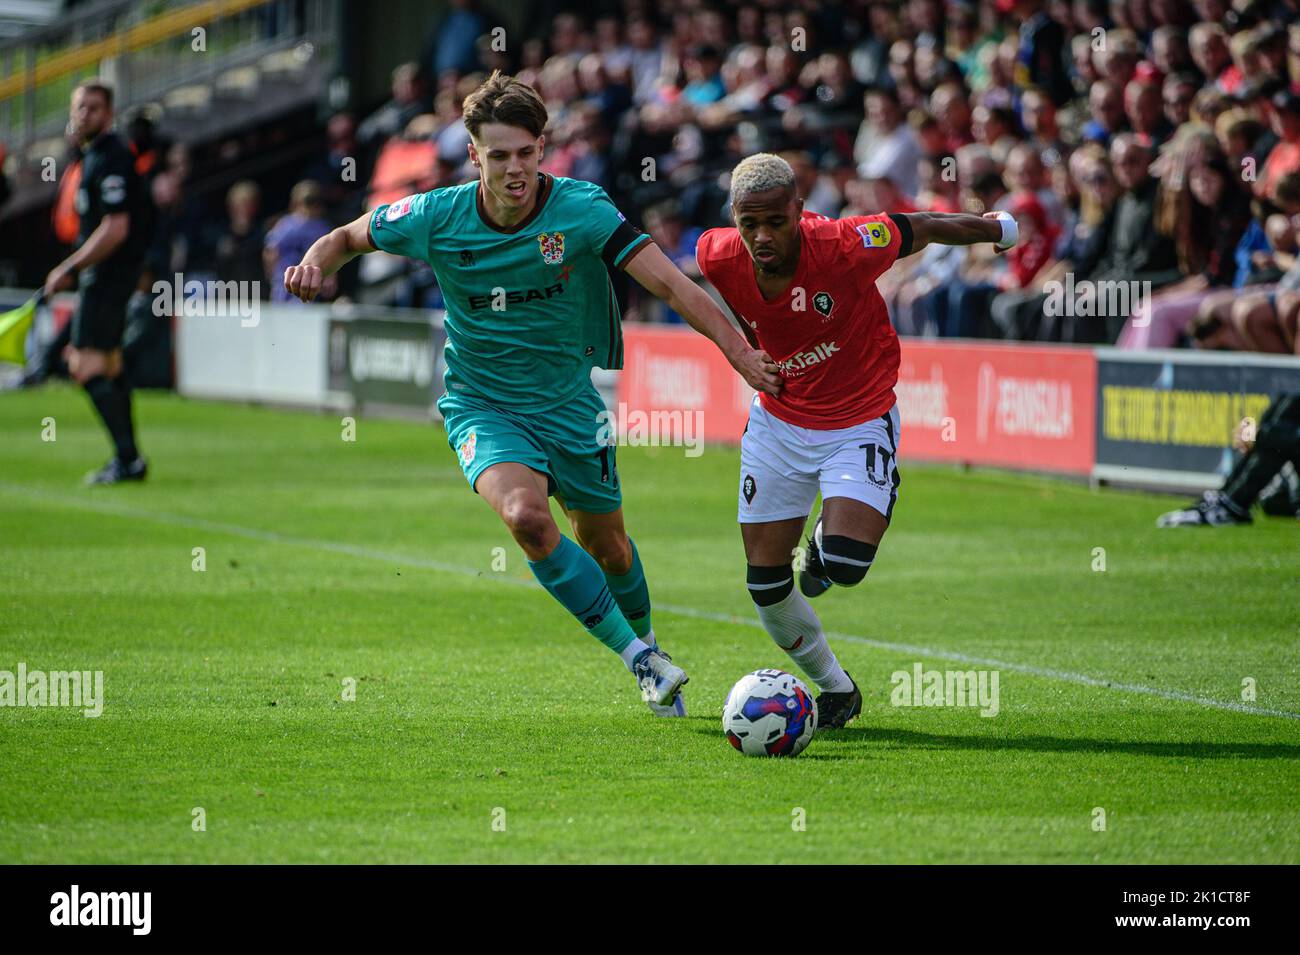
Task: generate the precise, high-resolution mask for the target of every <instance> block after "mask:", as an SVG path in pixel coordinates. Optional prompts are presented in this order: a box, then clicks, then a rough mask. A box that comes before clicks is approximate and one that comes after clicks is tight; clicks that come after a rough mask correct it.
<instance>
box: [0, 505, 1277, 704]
mask: <svg viewBox="0 0 1300 955" xmlns="http://www.w3.org/2000/svg"><path fill="white" fill-rule="evenodd" d="M0 490H3V491H6V492H8V493H10V494H14V495H16V496H20V497H26V498H28V499H32V500H39V501H45V502H48V503H51V504H56V505H60V506H62V507H72V508H79V509H81V510H86V511H94V512H96V513H100V514H108V515H112V516H114V517H125V518H131V519H133V520H143V521H152V522H154V523H155V524H166V525H170V526H173V527H193V528H195V529H197V530H205V531H212V532H215V533H221V534H228V535H230V536H232V537H243V538H246V539H249V540H257V541H264V542H266V543H270V544H285V545H288V546H293V547H306V548H309V549H311V550H319V551H328V552H330V553H335V554H346V555H348V556H350V557H362V558H365V559H366V560H375V561H381V562H384V563H390V564H401V565H405V566H409V567H419V568H422V569H425V570H435V571H440V572H442V573H448V574H458V575H460V576H464V577H476V578H482V579H484V580H490V581H493V582H495V583H503V584H509V585H512V586H517V587H528V588H534V589H541V585H540V584H538V583H537V582H536V581H533V580H520V579H519V578H515V577H503V576H499V575H497V574H491V575H489V574H485V573H483V572H482V571H480V570H476V569H475V568H473V567H466V566H463V565H461V564H451V563H448V562H446V561H441V560H432V559H430V558H427V557H415V556H411V555H406V554H395V553H392V552H391V551H383V550H376V549H374V548H372V547H362V546H360V545H357V544H345V543H343V542H341V541H329V540H319V539H316V538H311V537H297V536H295V535H291V534H281V533H279V532H277V531H267V530H261V529H259V528H256V527H244V526H243V525H240V524H227V523H224V522H221V521H209V520H205V519H203V518H199V517H185V516H184V515H180V514H167V513H163V512H159V511H146V510H142V509H140V508H134V507H127V506H124V505H121V504H116V503H112V502H109V501H103V500H92V499H91V498H89V497H87V498H73V497H68V496H66V495H61V494H54V493H50V492H47V491H42V490H39V489H37V488H32V487H27V486H25V485H21V484H11V483H9V482H7V481H0ZM101 493H102V492H101ZM654 606H655V608H656V609H658V610H663V611H667V612H668V613H674V614H678V615H680V616H683V617H692V618H694V619H696V620H709V621H713V622H715V623H729V624H734V625H737V626H743V627H748V628H750V629H755V630H762V629H763V626H762V624H761V623H759V622H758V621H757V620H755V619H753V618H749V617H738V616H736V615H735V614H727V613H720V612H717V611H712V610H700V609H699V608H697V607H683V606H679V605H677V604H666V603H662V602H656V603H655V605H654ZM826 636H827V637H829V638H830V639H833V640H842V641H845V642H848V643H857V644H861V645H863V646H868V647H874V648H875V649H877V650H888V651H890V652H891V653H906V654H909V655H911V656H918V657H929V658H933V659H940V660H951V661H953V662H955V663H964V664H975V665H979V666H985V667H990V668H993V669H998V670H1013V671H1015V672H1017V673H1024V674H1026V675H1028V676H1035V677H1041V678H1043V679H1046V680H1057V681H1059V682H1062V683H1074V684H1077V685H1079V686H1092V687H1099V688H1101V689H1106V690H1119V691H1121V692H1124V693H1140V694H1144V695H1146V696H1155V697H1159V698H1160V699H1163V700H1174V701H1177V702H1181V703H1194V704H1196V705H1197V706H1206V707H1211V708H1213V709H1219V710H1230V711H1232V712H1235V713H1248V714H1250V715H1252V716H1277V717H1281V718H1283V719H1289V720H1300V713H1291V712H1288V711H1286V710H1273V709H1268V708H1266V707H1262V706H1250V705H1249V704H1246V703H1236V702H1233V701H1231V700H1216V699H1213V698H1211V697H1207V696H1197V695H1196V694H1195V693H1186V692H1184V691H1182V690H1167V689H1163V688H1161V687H1156V686H1146V685H1144V684H1141V683H1122V682H1119V681H1116V680H1106V679H1103V678H1101V677H1095V676H1088V675H1087V674H1086V673H1073V672H1071V671H1069V670H1055V669H1051V668H1049V667H1037V666H1032V665H1030V664H1026V663H1011V662H1008V661H1006V660H995V659H993V658H991V657H977V656H972V655H971V654H967V653H959V652H957V651H955V650H940V649H936V648H934V647H920V646H914V645H912V644H907V643H894V642H891V641H889V640H876V639H873V638H871V637H860V636H857V635H856V634H849V633H836V632H830V631H828V632H827V634H826Z"/></svg>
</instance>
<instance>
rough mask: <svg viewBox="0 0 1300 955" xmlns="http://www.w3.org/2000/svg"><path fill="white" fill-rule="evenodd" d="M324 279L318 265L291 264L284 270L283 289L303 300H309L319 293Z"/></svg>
mask: <svg viewBox="0 0 1300 955" xmlns="http://www.w3.org/2000/svg"><path fill="white" fill-rule="evenodd" d="M324 280H325V279H324V276H323V275H322V274H321V270H320V266H319V265H291V266H289V267H288V268H287V269H285V270H284V287H285V290H286V291H287V292H288V293H289V294H290V295H292V296H294V297H295V298H300V299H302V300H303V301H304V302H310V301H311V300H312V299H314V298H315V297H316V296H317V295H319V294H320V289H321V284H322V283H323V282H324Z"/></svg>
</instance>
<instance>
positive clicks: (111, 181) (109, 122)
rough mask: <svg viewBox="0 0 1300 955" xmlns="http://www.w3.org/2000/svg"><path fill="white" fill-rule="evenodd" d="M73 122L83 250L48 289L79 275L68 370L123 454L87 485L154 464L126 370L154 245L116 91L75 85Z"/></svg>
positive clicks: (131, 476) (56, 272)
mask: <svg viewBox="0 0 1300 955" xmlns="http://www.w3.org/2000/svg"><path fill="white" fill-rule="evenodd" d="M69 125H70V129H71V131H72V133H73V135H74V136H75V137H76V140H77V142H78V143H79V144H80V145H81V150H82V174H81V186H80V189H79V190H78V192H77V199H76V205H77V212H78V214H79V215H80V217H81V231H80V233H79V234H78V236H77V250H76V251H75V252H73V253H72V254H71V255H70V256H68V257H67V258H66V259H65V260H64V261H63V262H60V263H59V264H58V265H57V266H55V267H54V269H53V270H51V272H50V274H49V275H48V276H47V277H46V279H45V294H46V296H51V295H53V294H54V293H55V292H58V291H61V290H62V289H65V288H69V287H71V285H72V282H73V277H74V276H77V275H79V276H80V287H81V301H80V302H79V303H78V305H77V310H76V312H75V313H74V314H73V317H72V338H71V343H70V344H69V346H68V370H69V372H70V373H71V374H72V377H73V378H74V379H76V381H77V382H78V383H80V385H81V386H82V387H83V388H85V389H86V394H88V395H89V396H90V400H91V402H92V403H93V404H94V406H95V410H96V411H97V412H99V417H100V418H101V419H102V420H103V422H104V427H105V428H106V429H107V430H108V434H109V437H110V438H111V439H112V442H113V447H114V449H115V450H116V452H117V453H116V455H115V456H114V457H113V459H112V460H111V461H109V462H108V463H107V464H105V465H104V466H103V467H102V468H100V469H99V470H98V471H95V472H93V473H91V474H90V475H88V476H87V478H86V482H87V483H88V484H117V483H119V482H121V481H140V480H143V479H144V477H145V473H146V471H147V468H146V466H145V461H144V458H142V457H141V456H140V451H139V449H138V448H137V446H136V442H135V426H134V424H133V423H132V421H131V391H130V388H129V386H128V384H127V382H126V379H125V378H124V377H123V375H122V335H123V332H124V331H125V329H126V306H127V301H128V300H129V299H130V298H131V295H132V293H133V292H135V290H136V286H137V284H138V283H139V281H140V271H141V268H142V266H143V262H144V252H145V248H146V246H147V245H148V241H149V236H148V234H147V231H148V205H147V203H148V201H149V200H148V197H147V196H145V194H144V188H143V186H142V184H141V182H140V179H139V177H138V176H137V175H136V172H135V158H134V156H133V155H132V153H131V149H130V147H129V146H128V145H127V143H126V141H125V140H124V139H123V138H122V137H121V136H119V135H117V134H116V133H114V132H113V131H112V126H113V92H112V90H111V89H109V88H108V87H107V86H105V85H104V84H102V83H100V82H98V81H96V80H86V81H84V82H82V83H81V85H79V86H78V87H77V88H76V89H75V90H73V92H72V108H71V118H70V120H69Z"/></svg>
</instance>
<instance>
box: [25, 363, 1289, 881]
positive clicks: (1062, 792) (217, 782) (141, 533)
mask: <svg viewBox="0 0 1300 955" xmlns="http://www.w3.org/2000/svg"><path fill="white" fill-rule="evenodd" d="M47 417H52V418H54V419H55V426H56V428H57V431H56V437H57V440H55V441H53V442H49V441H43V440H42V419H44V418H47ZM137 417H138V420H139V422H140V426H141V436H142V444H143V447H144V448H145V451H146V452H147V453H148V454H149V456H150V458H151V465H152V469H153V470H152V476H151V479H150V481H149V483H148V484H147V485H145V486H138V487H137V486H133V487H124V488H108V489H98V490H87V489H83V488H81V487H80V486H79V481H80V479H81V476H82V474H83V473H84V472H85V471H87V470H89V469H90V468H91V467H92V466H95V465H98V464H99V463H101V461H102V459H103V458H104V457H105V456H106V442H105V439H104V437H103V435H102V434H101V433H100V431H99V429H98V427H97V426H96V425H95V423H94V422H93V421H92V418H91V411H90V408H89V405H88V402H87V401H86V399H85V398H84V396H83V395H81V394H80V393H78V392H76V391H74V390H72V389H69V388H50V389H45V390H42V391H39V392H36V393H23V394H10V395H4V396H0V562H2V563H0V571H2V573H3V584H2V585H0V670H15V669H16V667H17V664H18V663H19V662H25V663H26V665H27V667H28V668H29V669H43V670H47V671H48V670H59V669H85V670H102V671H103V673H104V690H105V696H106V702H105V704H104V711H103V714H102V715H101V716H100V717H99V718H97V719H92V718H86V717H84V716H82V715H81V713H80V712H79V711H77V710H73V709H70V708H54V707H46V708H16V707H14V708H10V707H5V708H0V862H38V863H48V862H69V863H109V862H225V863H230V862H358V861H360V862H642V863H664V862H679V861H680V862H776V861H787V860H788V861H799V862H821V861H827V862H960V863H966V862H972V863H973V862H1083V863H1088V862H1102V863H1108V862H1131V863H1157V862H1159V863H1166V862H1167V863H1215V862H1231V863H1265V862H1290V863H1294V862H1300V805H1298V802H1300V801H1298V800H1297V793H1300V719H1296V718H1295V716H1296V714H1300V679H1298V677H1300V665H1298V663H1297V661H1298V660H1300V639H1298V637H1300V633H1298V629H1297V628H1298V622H1300V583H1298V582H1297V577H1298V576H1300V574H1298V571H1297V568H1298V566H1300V561H1298V560H1297V555H1298V554H1300V537H1298V536H1297V534H1298V533H1300V529H1298V528H1297V527H1296V526H1295V523H1294V522H1285V521H1278V520H1271V519H1261V520H1259V521H1258V522H1257V523H1256V525H1255V526H1254V527H1250V528H1229V529H1223V530H1217V531H1209V530H1189V531H1157V530H1156V529H1155V527H1154V518H1155V516H1156V515H1157V514H1158V513H1159V512H1160V511H1162V510H1164V509H1166V508H1167V507H1168V506H1169V505H1170V504H1171V502H1176V501H1178V500H1180V499H1178V498H1164V497H1156V496H1152V495H1144V494H1134V493H1121V492H1116V491H1101V492H1097V491H1091V490H1089V489H1087V488H1085V487H1082V486H1078V485H1072V484H1068V483H1064V482H1057V481H1052V480H1048V479H1040V478H1031V477H1023V476H1013V475H1005V474H1000V473H992V472H982V473H981V472H976V473H961V472H958V471H956V470H952V469H948V468H926V467H922V466H918V465H912V466H909V465H908V462H907V457H906V452H907V439H906V423H904V432H903V448H902V450H903V484H902V488H901V496H900V499H899V504H898V508H897V511H896V514H895V520H894V526H893V528H892V529H891V531H890V533H889V535H888V536H887V537H886V539H885V543H884V545H883V547H882V548H881V556H880V558H879V559H878V560H877V562H876V565H875V567H874V568H873V569H872V571H871V574H870V575H869V576H868V578H867V580H866V581H865V582H864V584H863V585H862V586H860V587H858V588H856V589H854V590H837V591H833V592H832V593H830V594H829V595H827V596H826V597H824V598H822V599H821V600H820V601H819V602H818V604H817V609H818V611H819V612H820V613H821V614H822V616H823V619H824V621H825V623H826V625H827V628H828V629H829V630H831V631H834V633H835V634H838V635H840V636H839V637H835V638H833V645H834V646H835V648H836V650H837V652H838V653H839V654H840V657H841V659H842V660H843V661H844V663H845V665H846V666H847V668H848V669H849V671H850V672H851V673H853V674H854V675H855V677H856V678H857V679H858V681H859V683H860V684H861V685H862V687H863V690H864V692H865V694H866V697H867V699H866V705H865V709H864V711H863V714H862V717H861V718H860V719H859V720H857V721H856V722H855V723H854V724H852V725H851V727H850V728H849V729H847V730H843V731H838V732H826V733H823V734H820V735H819V736H818V737H817V738H815V739H814V740H813V742H812V744H811V745H810V746H809V748H808V749H807V751H805V753H804V754H803V755H802V756H800V757H799V758H798V759H793V760H759V759H750V758H746V757H743V756H741V755H740V754H738V753H736V752H734V751H733V750H732V749H731V747H729V746H728V745H727V744H726V741H725V740H724V738H723V736H722V733H721V729H720V723H719V714H720V711H721V707H722V702H723V699H724V698H725V696H726V693H727V690H728V689H729V687H730V686H731V684H732V683H733V682H734V681H735V680H736V679H738V678H739V677H740V676H741V675H743V674H744V673H746V672H748V671H750V670H754V669H757V668H759V667H764V666H781V667H785V666H787V658H786V657H785V656H784V655H783V654H782V653H780V652H779V651H778V650H777V648H776V647H775V646H774V645H773V644H772V643H771V641H770V640H769V639H768V637H767V636H766V635H765V634H764V633H763V632H762V631H761V630H760V629H758V627H757V625H756V620H755V617H754V613H753V609H752V606H751V604H750V601H749V597H748V595H747V594H746V592H745V589H744V585H743V579H744V560H743V555H742V551H741V547H740V539H739V533H738V532H737V529H736V526H735V523H734V517H735V503H734V502H735V494H736V490H735V489H736V482H737V475H736V467H737V452H736V450H735V449H731V448H710V449H709V450H708V451H706V453H705V454H704V455H703V456H702V457H699V458H694V459H691V458H686V457H685V456H684V455H683V453H682V451H681V450H680V449H672V448H658V449H655V448H646V449H634V448H625V449H620V452H619V465H620V472H621V475H622V478H623V484H624V493H625V498H626V512H627V517H628V525H629V528H630V531H631V533H632V535H633V536H634V537H635V538H636V540H637V543H638V546H639V547H640V550H641V553H642V556H643V559H644V562H645V565H646V568H647V573H648V575H649V580H650V587H651V594H652V596H653V598H654V599H655V602H656V608H657V609H656V611H655V623H656V631H657V633H658V634H659V636H660V639H661V640H662V641H663V643H664V646H665V647H666V648H667V649H668V650H669V651H670V652H672V653H673V654H674V655H675V657H676V659H677V660H678V661H679V662H681V663H682V664H683V665H685V666H686V668H687V669H688V671H689V672H690V674H691V683H690V686H689V687H688V692H687V699H688V704H689V707H690V713H691V715H690V717H689V718H688V719H685V720H659V719H655V718H654V717H652V716H651V715H650V714H649V712H648V711H647V710H646V709H645V707H644V705H643V704H642V703H641V702H640V701H639V698H638V696H637V693H636V689H635V686H634V683H633V681H632V679H631V677H630V676H629V675H628V674H627V672H626V671H625V670H624V669H623V668H622V666H621V664H620V663H619V661H618V660H617V659H616V658H615V657H614V656H613V655H612V654H611V653H609V651H607V650H605V649H604V648H603V647H601V646H599V645H598V644H597V643H596V642H595V641H594V640H593V639H591V638H590V637H587V636H585V635H584V634H583V633H582V632H581V631H580V629H579V628H578V627H577V625H576V624H575V623H574V622H573V621H572V620H571V619H570V618H569V617H568V616H567V615H566V614H565V613H564V612H563V611H562V610H561V609H560V608H559V607H558V605H556V604H554V603H553V602H552V601H551V600H550V598H549V597H547V596H546V594H545V593H544V592H543V591H541V590H540V589H539V588H537V587H535V586H533V585H532V584H531V576H530V575H529V573H528V569H527V566H526V565H525V563H524V560H523V558H522V555H521V554H520V553H519V552H518V551H517V550H516V548H515V547H514V545H513V544H512V542H511V541H510V540H509V538H508V536H507V534H506V532H505V530H504V529H503V528H502V527H501V526H500V525H499V524H498V522H497V520H496V518H495V517H494V516H493V515H492V514H491V512H490V511H489V510H488V508H487V507H486V506H484V505H483V503H482V502H481V501H478V500H477V499H476V498H475V497H474V495H473V494H472V493H471V492H470V491H469V489H468V488H467V487H466V486H465V484H464V481H463V479H462V478H461V475H460V471H459V469H458V468H457V467H456V464H455V461H454V458H453V456H452V454H451V452H450V451H449V450H448V448H447V446H446V441H445V438H444V436H443V433H442V431H441V430H440V429H439V428H436V427H429V426H427V425H425V426H421V425H418V424H411V423H401V422H386V421H372V420H366V419H362V420H361V421H360V422H359V423H358V426H357V434H356V441H355V442H351V443H349V442H345V441H343V440H341V432H342V428H341V425H340V421H339V419H338V417H336V416H329V415H317V414H308V413H295V412H283V411H271V410H266V409H262V408H254V407H244V406H231V405H219V404H208V403H201V402H193V401H185V400H181V399H179V398H175V397H171V396H159V395H154V394H145V395H142V396H140V397H139V398H138V400H137ZM196 547H202V548H204V549H205V554H206V571H203V572H197V571H196V570H194V569H193V562H194V557H193V556H192V555H193V550H194V548H196ZM495 548H503V549H504V551H503V553H504V554H505V561H506V563H505V569H504V570H496V569H494V564H493V562H494V556H495V554H496V553H499V552H494V549H495ZM1096 548H1104V560H1105V570H1104V571H1099V570H1096V569H1094V567H1097V566H1099V560H1098V558H1099V556H1100V554H1101V552H1098V551H1097V550H1096ZM498 566H499V564H498ZM972 661H985V662H972ZM988 661H995V662H994V663H990V662H988ZM915 663H921V664H923V665H924V666H925V667H927V668H934V669H981V668H982V669H998V671H999V675H1000V712H999V713H998V714H997V716H995V717H992V718H985V717H982V716H980V714H979V712H978V711H977V710H976V709H971V708H958V707H951V708H946V707H944V708H936V707H920V708H913V707H894V706H891V705H890V693H891V689H892V687H891V684H890V675H891V673H893V672H894V671H896V670H908V669H910V668H911V667H912V666H913V664H915ZM1089 678H1090V679H1089ZM1247 678H1249V679H1250V680H1253V682H1254V686H1255V700H1254V701H1253V702H1252V701H1249V700H1248V701H1246V702H1243V701H1242V695H1243V689H1242V688H1243V681H1245V680H1247ZM345 680H353V681H355V687H356V690H355V697H356V698H355V700H354V701H346V700H344V699H343V698H342V697H343V691H344V685H345V684H344V681H345ZM1214 701H1218V702H1221V703H1223V704H1226V705H1227V708H1224V707H1216V706H1213V705H1210V704H1211V703H1212V702H1214ZM1234 706H1235V707H1236V708H1235V709H1234V708H1232V707H1234ZM1265 711H1271V712H1272V713H1273V714H1282V715H1269V714H1268V713H1266V712H1265ZM198 808H201V809H202V810H203V818H204V819H205V820H206V830H205V831H195V828H194V824H193V819H194V816H193V813H194V811H195V810H196V809H198ZM800 810H802V812H801V811H800ZM1098 810H1102V811H1104V823H1105V829H1104V831H1099V829H1098V822H1099V821H1100V820H1101V819H1102V816H1101V815H1099V813H1098ZM801 819H802V820H803V823H804V824H803V826H802V827H801V826H799V825H798V823H799V822H800V820H801ZM494 823H495V824H496V825H495V826H494Z"/></svg>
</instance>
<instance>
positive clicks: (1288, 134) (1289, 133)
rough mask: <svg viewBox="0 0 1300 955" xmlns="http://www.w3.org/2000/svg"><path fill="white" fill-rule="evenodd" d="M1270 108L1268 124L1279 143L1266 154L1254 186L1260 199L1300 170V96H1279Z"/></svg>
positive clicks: (1283, 94)
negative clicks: (1283, 179)
mask: <svg viewBox="0 0 1300 955" xmlns="http://www.w3.org/2000/svg"><path fill="white" fill-rule="evenodd" d="M1272 106H1273V109H1272V115H1271V117H1270V123H1271V125H1272V129H1273V134H1274V135H1275V136H1277V139H1278V142H1277V145H1276V146H1274V147H1273V148H1272V149H1271V150H1270V151H1269V153H1268V158H1267V159H1266V160H1265V161H1264V166H1263V168H1262V169H1261V170H1260V176H1259V180H1258V181H1257V182H1256V183H1255V192H1256V194H1257V195H1260V196H1268V195H1270V194H1271V193H1272V192H1273V190H1274V189H1275V188H1276V187H1277V183H1278V181H1279V180H1280V179H1281V178H1282V177H1283V176H1285V175H1287V174H1288V173H1292V172H1295V171H1296V170H1300V95H1298V94H1295V93H1290V92H1281V93H1278V94H1277V96H1275V97H1274V98H1273V101H1272Z"/></svg>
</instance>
